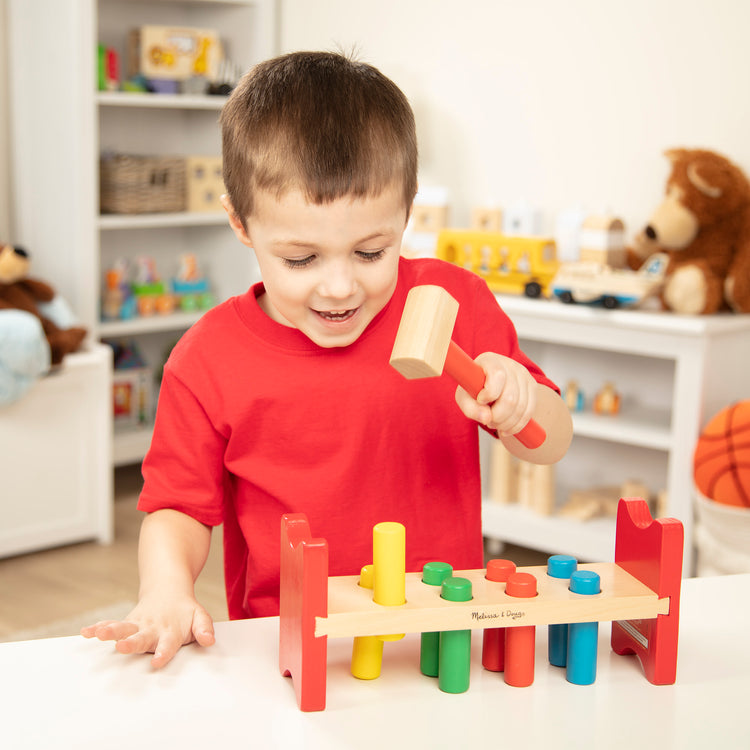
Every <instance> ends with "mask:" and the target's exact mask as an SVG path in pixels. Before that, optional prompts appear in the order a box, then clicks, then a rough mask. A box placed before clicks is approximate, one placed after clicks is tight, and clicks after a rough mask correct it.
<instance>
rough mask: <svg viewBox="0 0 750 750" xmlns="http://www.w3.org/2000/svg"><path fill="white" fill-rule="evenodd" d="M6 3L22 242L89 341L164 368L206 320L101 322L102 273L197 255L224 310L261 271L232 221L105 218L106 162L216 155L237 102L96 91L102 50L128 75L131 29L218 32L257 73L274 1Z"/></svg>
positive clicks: (130, 448) (166, 271) (133, 456)
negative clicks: (123, 342)
mask: <svg viewBox="0 0 750 750" xmlns="http://www.w3.org/2000/svg"><path fill="white" fill-rule="evenodd" d="M7 6H8V10H7V15H8V28H9V39H10V50H9V56H8V59H9V60H10V61H11V62H10V70H9V76H10V89H11V108H10V111H11V117H12V122H11V136H12V139H13V144H14V149H13V151H14V153H13V159H12V161H13V163H12V166H13V172H14V181H13V193H14V201H15V207H14V208H15V211H14V219H15V230H16V232H15V233H16V239H15V241H17V242H19V243H21V244H23V245H25V246H26V247H27V249H28V250H29V251H30V252H31V253H32V258H33V269H34V273H35V275H38V276H40V277H42V278H45V279H48V280H50V281H53V283H54V285H55V286H56V288H57V289H58V291H60V293H61V294H62V295H63V296H64V297H65V298H66V299H67V300H68V301H69V302H70V303H71V305H72V307H73V309H74V310H75V311H76V313H77V314H78V316H79V317H80V319H81V322H82V323H83V324H84V325H86V326H87V327H88V329H89V331H90V332H91V338H92V339H103V338H107V339H128V340H134V341H135V342H136V344H137V346H138V348H139V349H140V351H141V352H142V354H143V356H144V358H145V359H146V361H147V363H148V365H149V366H151V367H152V368H153V370H154V371H155V372H156V371H158V370H159V368H160V366H161V364H162V362H163V360H164V358H165V356H166V353H167V351H168V349H169V347H170V346H171V345H172V344H173V343H174V341H175V340H176V339H177V338H178V337H179V335H181V333H182V332H183V331H184V330H185V329H186V328H188V327H189V326H190V325H192V324H193V323H194V322H195V321H196V320H197V319H198V317H199V315H197V314H193V313H177V314H173V315H165V316H154V317H149V318H140V319H134V320H129V321H107V322H102V320H101V317H100V297H101V290H102V286H103V280H104V273H105V271H106V270H107V269H108V268H109V267H111V266H112V264H113V263H114V262H115V261H116V260H119V259H121V258H125V259H128V260H130V261H133V260H134V259H135V258H136V257H137V256H140V255H144V256H150V257H152V258H154V260H155V262H156V266H157V269H158V271H159V273H160V275H161V276H162V278H163V279H165V280H167V279H168V278H170V277H171V276H172V275H174V273H175V271H176V270H177V265H178V262H179V256H180V255H181V254H183V253H187V252H189V253H193V254H195V255H196V257H197V259H198V263H199V264H200V266H201V269H202V270H203V271H204V272H205V273H206V275H207V276H208V277H209V279H210V282H211V285H212V293H213V294H214V296H215V297H216V298H217V300H223V299H226V298H227V297H229V296H232V295H234V294H238V293H241V292H243V291H245V290H246V289H247V288H248V287H249V286H250V284H252V283H253V282H254V281H255V280H256V279H257V271H256V266H255V262H254V259H253V258H252V254H251V253H250V252H249V251H248V250H247V248H245V247H243V246H242V245H241V244H240V243H239V242H237V240H236V239H235V238H234V235H233V233H232V232H231V229H230V228H229V226H228V223H227V220H226V216H225V215H224V213H223V212H216V213H163V214H142V215H134V216H131V215H100V213H99V200H98V194H99V157H100V153H101V152H103V151H114V152H119V153H130V154H142V155H185V156H187V155H201V156H214V155H219V154H220V151H221V146H220V133H219V128H218V116H219V111H220V109H221V107H222V106H223V104H224V102H225V101H226V99H225V98H224V97H219V96H208V95H206V96H193V95H177V94H175V95H162V94H137V93H124V92H97V90H96V88H97V86H96V47H97V44H99V43H102V44H105V45H107V46H110V47H113V48H115V49H116V50H117V51H118V52H119V54H120V60H121V70H122V71H125V70H126V60H127V36H128V32H129V31H130V29H132V28H135V27H138V26H142V25H146V24H164V25H173V26H195V27H200V28H208V29H215V30H216V31H217V32H218V33H219V36H220V37H221V39H222V43H223V45H224V47H225V51H226V54H227V56H228V58H229V59H231V60H232V62H233V63H235V64H236V65H237V66H238V67H239V68H240V69H241V70H246V69H247V68H249V67H250V66H251V65H253V64H254V63H255V62H257V61H259V60H262V59H264V58H266V57H270V56H271V55H273V54H274V52H275V49H276V2H275V0H56V1H55V2H54V3H50V2H46V1H45V2H42V0H8V2H7ZM29 50H44V53H43V54H40V55H31V54H29ZM154 387H155V388H156V384H155V386H154ZM154 402H155V399H154ZM149 440H150V429H149V427H148V426H145V427H141V428H139V429H137V430H134V431H132V432H131V433H127V432H120V431H116V432H115V436H114V452H113V454H114V463H115V464H116V465H117V464H121V463H130V462H134V461H138V460H140V459H141V458H142V457H143V454H144V453H145V450H146V448H147V447H148V443H149Z"/></svg>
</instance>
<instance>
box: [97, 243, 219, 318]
mask: <svg viewBox="0 0 750 750" xmlns="http://www.w3.org/2000/svg"><path fill="white" fill-rule="evenodd" d="M128 270H129V264H128V262H127V261H125V260H121V261H118V262H117V263H116V264H115V266H114V267H112V268H110V269H109V270H108V271H107V273H106V282H105V289H104V293H103V295H102V320H105V321H107V320H130V319H132V318H135V317H137V316H142V317H150V316H152V315H155V314H160V315H169V314H171V313H173V312H175V311H176V310H180V311H182V312H195V311H199V310H200V311H204V310H208V309H209V308H211V307H213V305H214V304H215V299H214V297H213V295H212V294H211V291H210V285H209V282H208V279H207V278H206V277H205V276H204V275H203V273H202V272H201V271H200V269H199V267H198V261H197V260H196V257H195V255H194V254H192V253H186V254H184V255H182V256H181V258H180V265H179V269H178V271H177V273H176V274H175V276H174V277H173V278H172V279H171V280H170V281H169V283H168V284H167V283H165V282H164V281H162V279H161V277H160V275H159V273H158V271H157V269H156V262H155V261H154V259H153V258H149V257H145V256H141V257H139V258H137V259H136V268H135V278H134V279H133V280H128V279H127V276H128Z"/></svg>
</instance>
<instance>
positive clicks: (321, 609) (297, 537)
mask: <svg viewBox="0 0 750 750" xmlns="http://www.w3.org/2000/svg"><path fill="white" fill-rule="evenodd" d="M279 615H280V625H279V668H280V669H281V673H282V674H283V675H284V676H289V675H291V677H292V682H293V683H294V690H295V693H296V694H297V704H298V705H299V707H300V709H301V710H302V711H322V710H323V709H324V708H325V707H326V659H327V647H328V639H327V638H326V636H322V637H320V638H316V637H315V618H316V617H326V616H327V615H328V543H327V542H326V540H325V539H312V538H311V536H310V526H309V524H308V521H307V517H306V516H305V515H304V514H302V513H290V514H286V515H284V516H282V518H281V593H280V611H279Z"/></svg>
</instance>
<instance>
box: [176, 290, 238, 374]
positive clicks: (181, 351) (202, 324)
mask: <svg viewBox="0 0 750 750" xmlns="http://www.w3.org/2000/svg"><path fill="white" fill-rule="evenodd" d="M237 304H238V298H237V297H230V298H229V299H227V300H225V301H223V302H220V303H219V304H218V305H216V306H214V307H212V308H211V309H210V310H207V311H206V312H205V313H204V314H203V315H202V316H201V317H200V318H199V319H198V320H197V321H196V322H195V323H194V324H193V325H192V326H191V327H190V328H188V330H187V331H185V333H184V334H183V335H182V336H181V337H180V339H179V341H178V342H177V343H176V344H175V347H174V349H173V350H172V358H174V359H181V358H184V357H189V358H193V357H196V356H198V355H200V356H215V350H219V351H221V350H222V349H224V348H226V346H227V343H228V342H227V339H228V338H231V337H232V335H233V333H232V332H233V330H234V329H235V327H236V325H237V324H239V322H240V316H239V314H238V310H237Z"/></svg>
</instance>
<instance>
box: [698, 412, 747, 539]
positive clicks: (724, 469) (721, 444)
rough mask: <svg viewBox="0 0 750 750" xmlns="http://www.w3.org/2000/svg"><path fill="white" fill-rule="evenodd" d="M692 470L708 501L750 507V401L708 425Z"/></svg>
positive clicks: (714, 419) (713, 419)
mask: <svg viewBox="0 0 750 750" xmlns="http://www.w3.org/2000/svg"><path fill="white" fill-rule="evenodd" d="M693 470H694V473H693V476H694V478H695V484H696V486H697V487H698V489H699V490H700V491H701V492H702V493H703V495H705V497H707V498H708V499H709V500H713V501H714V502H717V503H723V504H725V505H733V506H735V507H738V508H750V401H739V402H738V403H736V404H732V405H731V406H728V407H726V408H725V409H722V410H721V411H720V412H719V413H718V414H716V415H715V416H714V417H713V418H712V419H711V420H710V421H709V422H708V424H707V425H706V426H705V427H704V429H703V431H702V432H701V434H700V437H699V438H698V442H697V444H696V447H695V452H694V455H693ZM748 547H749V548H750V539H749V540H748Z"/></svg>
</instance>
